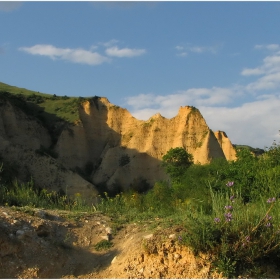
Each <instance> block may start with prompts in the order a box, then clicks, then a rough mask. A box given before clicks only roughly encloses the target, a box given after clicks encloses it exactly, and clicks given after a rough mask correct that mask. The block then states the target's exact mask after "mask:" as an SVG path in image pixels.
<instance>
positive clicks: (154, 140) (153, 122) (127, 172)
mask: <svg viewBox="0 0 280 280" xmlns="http://www.w3.org/2000/svg"><path fill="white" fill-rule="evenodd" d="M80 120H81V122H80V124H79V125H76V126H74V127H71V133H70V132H69V128H68V129H65V130H64V131H63V132H62V133H61V135H60V137H59V139H58V142H57V144H56V146H55V150H56V152H57V153H58V154H59V161H60V162H61V163H63V164H66V165H67V166H68V167H69V168H74V167H75V166H77V165H78V166H79V167H80V168H85V166H86V165H88V166H90V165H91V166H92V172H91V178H92V181H93V183H94V184H97V185H99V184H104V183H106V184H107V186H108V187H109V188H114V187H117V186H122V187H123V188H124V189H127V188H129V187H131V185H132V184H133V183H135V184H136V182H141V180H142V181H143V179H145V180H146V181H147V183H149V184H150V185H153V184H154V183H155V181H157V180H161V179H167V176H166V174H165V173H164V172H163V170H162V168H161V166H160V164H161V159H162V156H163V155H164V154H166V152H167V151H168V150H169V149H170V148H175V147H184V148H185V149H186V150H187V151H188V152H189V153H191V154H193V156H194V161H195V162H196V163H198V162H200V163H201V164H205V163H209V162H210V161H211V160H212V159H213V158H217V157H223V158H225V157H226V158H227V159H231V158H233V156H234V153H235V150H234V148H233V147H232V146H230V145H231V144H230V141H229V143H228V145H227V146H226V147H225V149H223V147H224V146H221V144H220V142H219V141H218V140H217V138H216V136H215V134H214V133H213V132H212V131H211V130H210V129H209V127H208V126H207V124H206V122H205V120H204V118H203V117H202V115H201V114H200V112H199V111H198V110H197V109H196V108H194V107H190V106H186V107H181V108H180V109H179V112H178V114H177V116H176V117H174V118H172V119H166V118H164V117H162V116H161V115H160V114H156V115H154V116H152V117H151V118H150V119H149V120H148V121H141V120H137V119H135V118H134V117H133V116H132V115H131V114H130V113H129V112H128V111H127V110H126V109H123V108H120V107H118V106H115V105H113V104H111V103H110V102H109V101H108V100H107V99H106V98H96V99H94V100H92V101H86V102H85V103H83V104H82V106H81V107H80ZM221 143H222V142H221ZM73 147H75V149H73ZM228 155H231V158H229V156H228Z"/></svg>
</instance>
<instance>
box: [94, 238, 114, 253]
mask: <svg viewBox="0 0 280 280" xmlns="http://www.w3.org/2000/svg"><path fill="white" fill-rule="evenodd" d="M112 246H113V243H112V242H111V241H108V240H101V241H99V242H98V243H96V244H95V245H94V249H95V250H96V251H104V250H108V249H110V248H111V247H112Z"/></svg>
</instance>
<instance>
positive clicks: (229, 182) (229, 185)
mask: <svg viewBox="0 0 280 280" xmlns="http://www.w3.org/2000/svg"><path fill="white" fill-rule="evenodd" d="M233 185H234V182H233V181H228V182H227V184H226V186H227V187H229V188H230V187H232V186H233Z"/></svg>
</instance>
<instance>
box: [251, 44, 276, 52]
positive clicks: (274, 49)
mask: <svg viewBox="0 0 280 280" xmlns="http://www.w3.org/2000/svg"><path fill="white" fill-rule="evenodd" d="M255 49H258V50H264V49H266V50H269V51H277V50H279V49H280V46H279V45H278V44H269V45H255Z"/></svg>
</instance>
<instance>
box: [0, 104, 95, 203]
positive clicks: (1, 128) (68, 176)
mask: <svg viewBox="0 0 280 280" xmlns="http://www.w3.org/2000/svg"><path fill="white" fill-rule="evenodd" d="M51 145H52V140H51V136H50V133H49V131H48V130H47V129H46V128H45V127H44V126H43V125H42V124H41V123H40V121H38V120H37V119H34V118H31V117H30V116H28V115H27V114H25V113H24V112H23V111H21V110H20V109H19V108H17V107H16V106H13V105H12V104H11V103H9V102H5V103H4V104H1V106H0V157H1V162H4V163H5V164H4V170H5V169H6V168H11V169H13V171H14V172H15V173H16V176H17V178H18V179H19V180H20V181H30V180H31V179H32V180H33V181H34V183H35V184H36V185H37V186H38V187H41V188H46V189H51V190H56V191H61V190H62V191H64V192H65V193H67V194H69V195H74V194H75V193H80V194H82V195H83V196H84V197H88V198H90V197H92V196H96V195H97V193H98V192H97V190H96V188H95V186H94V185H93V184H92V183H90V182H88V181H86V180H85V179H83V178H82V177H81V176H79V175H78V174H77V173H76V172H73V171H71V170H69V169H68V168H66V167H65V166H64V165H63V164H62V163H60V162H58V161H57V160H56V159H55V158H53V157H51V156H50V155H48V153H47V152H48V151H50V150H51V149H50V147H51ZM7 166H8V167H7Z"/></svg>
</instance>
